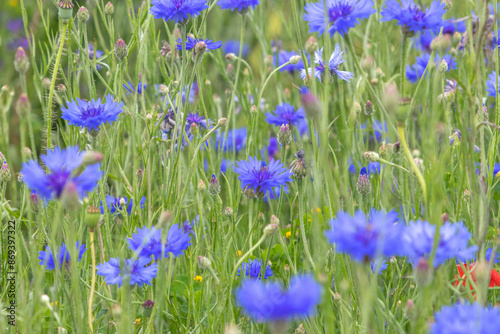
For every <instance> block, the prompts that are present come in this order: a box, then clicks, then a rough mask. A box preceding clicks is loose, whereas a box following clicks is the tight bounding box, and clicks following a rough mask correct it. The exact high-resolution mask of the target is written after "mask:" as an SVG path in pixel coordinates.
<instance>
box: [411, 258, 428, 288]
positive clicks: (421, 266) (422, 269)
mask: <svg viewBox="0 0 500 334" xmlns="http://www.w3.org/2000/svg"><path fill="white" fill-rule="evenodd" d="M414 275H415V281H416V282H417V283H418V285H420V286H421V287H424V286H426V285H427V284H429V283H430V282H431V281H432V269H431V268H430V267H429V261H428V260H427V259H425V258H421V259H420V260H418V263H417V266H416V267H415V272H414Z"/></svg>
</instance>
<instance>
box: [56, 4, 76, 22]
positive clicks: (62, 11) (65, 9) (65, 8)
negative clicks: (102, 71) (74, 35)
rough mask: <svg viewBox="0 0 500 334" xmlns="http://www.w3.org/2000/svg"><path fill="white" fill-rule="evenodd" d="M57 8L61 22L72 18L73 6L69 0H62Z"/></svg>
mask: <svg viewBox="0 0 500 334" xmlns="http://www.w3.org/2000/svg"><path fill="white" fill-rule="evenodd" d="M57 6H58V7H59V17H60V18H61V19H62V20H63V21H68V20H69V19H70V18H71V16H73V7H75V5H73V3H72V2H71V0H62V1H61V2H59V4H58V5H57Z"/></svg>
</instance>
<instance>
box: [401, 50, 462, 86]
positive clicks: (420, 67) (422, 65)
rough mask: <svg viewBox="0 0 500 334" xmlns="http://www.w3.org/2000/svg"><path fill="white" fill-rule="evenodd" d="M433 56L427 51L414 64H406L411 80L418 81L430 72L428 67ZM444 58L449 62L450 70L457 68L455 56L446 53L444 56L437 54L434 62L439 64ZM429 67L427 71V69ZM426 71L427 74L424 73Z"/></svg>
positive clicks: (407, 73) (407, 74)
mask: <svg viewBox="0 0 500 334" xmlns="http://www.w3.org/2000/svg"><path fill="white" fill-rule="evenodd" d="M430 58H431V56H430V55H429V54H427V53H424V54H423V55H422V56H421V57H417V61H416V63H415V64H414V65H412V66H410V65H406V78H407V79H408V80H409V81H410V82H411V83H415V82H417V81H418V80H419V79H420V78H421V77H422V76H424V77H425V75H427V73H428V72H429V68H427V65H428V64H429V60H430ZM442 60H445V61H446V63H447V64H448V71H450V70H454V69H456V68H457V63H456V61H455V59H454V58H453V56H451V55H449V54H446V55H444V57H442V58H441V57H440V56H439V54H438V55H436V58H435V59H434V63H435V64H437V65H439V64H440V63H441V61H442ZM426 69H427V71H426ZM424 72H425V75H424Z"/></svg>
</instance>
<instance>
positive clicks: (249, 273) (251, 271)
mask: <svg viewBox="0 0 500 334" xmlns="http://www.w3.org/2000/svg"><path fill="white" fill-rule="evenodd" d="M263 265H264V264H263V262H262V261H260V260H258V259H254V260H249V261H247V262H243V263H242V264H241V266H240V267H239V268H238V276H241V272H243V275H244V276H246V277H249V278H258V279H261V278H262V267H263ZM273 275H274V274H273V271H272V270H271V266H270V265H268V266H267V267H266V269H265V270H264V279H267V278H268V277H271V276H273Z"/></svg>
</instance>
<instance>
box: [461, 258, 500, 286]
mask: <svg viewBox="0 0 500 334" xmlns="http://www.w3.org/2000/svg"><path fill="white" fill-rule="evenodd" d="M474 265H475V263H472V264H471V266H470V270H469V271H468V272H469V273H470V276H471V278H472V280H473V281H474V283H475V282H477V279H476V271H475V270H473V269H474ZM463 267H464V268H465V269H468V268H467V264H466V263H464V264H463ZM457 269H458V273H459V274H460V279H462V280H463V283H462V285H463V286H466V284H468V283H467V275H466V272H464V271H463V269H462V265H460V264H459V265H457ZM456 278H457V280H456V281H455V282H454V283H453V285H454V286H458V285H459V284H460V280H459V279H458V277H456ZM495 286H500V274H499V273H498V272H497V271H496V270H494V269H492V270H491V274H490V285H489V287H490V288H492V287H495ZM469 287H470V289H471V290H473V287H472V286H471V285H470V284H469Z"/></svg>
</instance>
